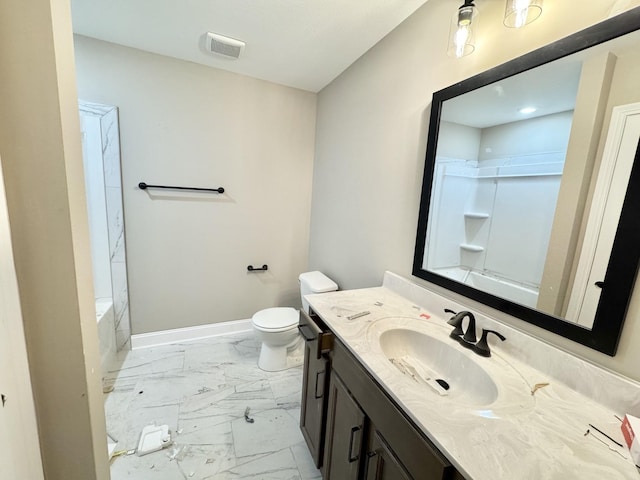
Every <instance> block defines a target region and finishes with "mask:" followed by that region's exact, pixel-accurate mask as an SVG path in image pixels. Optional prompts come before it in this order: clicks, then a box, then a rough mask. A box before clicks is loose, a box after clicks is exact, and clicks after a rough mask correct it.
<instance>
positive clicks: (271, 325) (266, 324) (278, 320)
mask: <svg viewBox="0 0 640 480" xmlns="http://www.w3.org/2000/svg"><path fill="white" fill-rule="evenodd" d="M298 318H299V317H298V311H297V310H296V309H295V308H291V307H276V308H267V309H265V310H260V311H259V312H258V313H256V314H255V315H254V316H253V318H252V321H253V324H254V325H255V326H256V327H259V328H263V329H269V330H276V329H281V328H287V327H291V326H293V325H296V324H297V323H298Z"/></svg>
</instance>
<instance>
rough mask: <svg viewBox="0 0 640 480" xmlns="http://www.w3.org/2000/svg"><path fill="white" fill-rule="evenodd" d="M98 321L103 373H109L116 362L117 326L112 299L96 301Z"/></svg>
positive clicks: (98, 299)
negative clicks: (110, 366) (110, 367)
mask: <svg viewBox="0 0 640 480" xmlns="http://www.w3.org/2000/svg"><path fill="white" fill-rule="evenodd" d="M96 319H97V321H98V345H99V347H100V366H101V367H102V373H103V375H104V373H105V372H107V371H108V369H109V365H111V364H112V363H113V361H114V360H115V356H116V352H117V348H116V325H115V315H114V313H113V301H112V300H111V299H110V298H97V299H96Z"/></svg>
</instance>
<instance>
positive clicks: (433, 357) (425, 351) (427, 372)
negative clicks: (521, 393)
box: [379, 328, 498, 406]
mask: <svg viewBox="0 0 640 480" xmlns="http://www.w3.org/2000/svg"><path fill="white" fill-rule="evenodd" d="M379 343H380V347H381V349H382V352H383V353H384V355H385V356H386V357H387V359H388V360H389V361H390V363H391V364H393V365H394V366H395V367H396V368H397V369H398V370H399V371H400V372H401V373H403V374H404V375H405V376H407V377H409V378H411V379H412V380H413V381H414V382H416V383H418V384H420V383H422V384H424V386H425V388H427V389H428V390H432V391H433V392H434V393H436V394H438V395H440V396H444V397H449V398H451V399H452V400H456V401H459V402H461V403H466V404H473V405H477V406H482V405H489V404H491V403H493V402H495V401H496V400H497V398H498V387H497V386H496V383H495V382H494V381H493V379H492V378H491V376H490V375H489V374H488V373H487V372H486V371H485V370H484V369H483V368H482V367H481V366H480V365H479V364H478V363H476V362H475V361H474V360H473V359H471V358H469V355H468V353H469V352H467V351H464V350H461V349H462V348H463V347H461V346H460V345H459V344H457V343H451V344H448V343H445V342H443V341H441V340H438V339H437V338H434V337H433V336H431V335H427V334H425V333H420V332H417V331H415V330H412V329H408V328H391V329H388V330H385V331H383V332H381V333H380V336H379Z"/></svg>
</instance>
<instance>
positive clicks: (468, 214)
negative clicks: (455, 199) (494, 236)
mask: <svg viewBox="0 0 640 480" xmlns="http://www.w3.org/2000/svg"><path fill="white" fill-rule="evenodd" d="M464 217H465V218H477V219H485V218H489V214H488V213H484V212H464Z"/></svg>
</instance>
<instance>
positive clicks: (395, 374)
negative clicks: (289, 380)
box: [306, 287, 640, 480]
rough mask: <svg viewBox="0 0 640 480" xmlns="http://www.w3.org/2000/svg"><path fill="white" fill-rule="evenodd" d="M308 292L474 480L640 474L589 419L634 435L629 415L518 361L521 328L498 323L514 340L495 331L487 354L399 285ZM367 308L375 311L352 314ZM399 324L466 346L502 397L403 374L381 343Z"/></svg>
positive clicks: (613, 432)
mask: <svg viewBox="0 0 640 480" xmlns="http://www.w3.org/2000/svg"><path fill="white" fill-rule="evenodd" d="M306 298H307V299H308V300H309V303H310V305H311V307H312V308H313V310H314V311H315V312H316V313H317V314H318V315H319V316H320V317H321V318H322V319H323V320H324V321H325V323H326V324H327V325H328V326H329V327H330V328H331V330H332V331H333V332H334V333H335V335H336V336H337V337H338V338H339V339H340V340H341V341H342V342H343V343H344V344H345V345H346V346H347V348H348V349H349V350H350V351H351V352H352V353H353V354H354V355H355V356H356V357H357V358H358V359H359V360H360V361H361V362H362V364H363V365H364V367H365V368H366V369H367V370H368V371H369V372H370V373H371V374H372V375H373V377H374V378H375V379H376V380H377V381H378V382H379V383H380V385H382V387H383V388H384V389H385V390H386V391H387V393H388V394H389V395H391V396H392V397H393V398H394V399H395V400H396V401H397V402H398V404H399V405H400V406H401V407H402V408H403V409H404V410H405V412H406V413H407V414H408V415H409V416H410V417H411V418H412V419H413V420H414V421H415V423H416V424H417V425H418V426H419V427H421V428H422V430H423V432H424V433H425V435H426V436H427V437H428V438H429V439H430V440H431V441H432V442H433V443H434V444H435V445H436V446H437V447H438V448H439V449H440V450H441V451H442V453H443V454H444V455H445V456H446V457H447V458H448V460H449V461H450V462H451V463H452V464H453V465H454V466H455V467H456V468H457V469H458V470H459V471H460V473H462V474H463V475H464V476H465V477H466V478H468V479H473V480H495V479H510V480H511V479H514V480H515V479H517V480H525V479H531V480H534V479H535V480H542V479H563V480H566V479H573V478H575V479H581V480H587V479H593V480H604V479H607V480H613V479H636V480H637V479H640V474H639V473H638V470H637V468H636V467H635V466H634V464H633V462H632V461H631V459H630V457H629V452H628V451H627V449H626V447H624V448H620V447H618V446H616V445H615V443H614V442H611V441H610V440H609V439H607V438H606V437H605V436H603V435H601V434H599V433H598V432H597V431H595V430H594V429H593V428H591V427H590V426H589V424H591V425H594V426H595V427H597V428H598V429H600V430H602V431H603V432H605V433H607V434H608V435H609V436H611V437H612V438H613V439H615V440H617V441H618V442H620V443H624V441H623V437H622V434H621V432H620V422H619V421H618V420H617V419H616V417H615V415H618V416H619V415H620V412H615V411H613V410H612V409H611V408H608V407H605V406H603V405H601V404H600V403H597V402H596V401H594V400H593V399H590V398H588V397H586V396H585V395H583V394H581V393H578V392H577V391H575V390H573V389H571V388H569V387H568V386H566V385H565V384H563V383H562V382H560V381H559V380H556V379H555V378H553V376H552V375H550V374H548V373H543V372H541V371H540V370H537V369H535V368H532V367H531V366H529V365H527V364H525V363H523V362H522V361H520V360H518V358H516V356H515V355H513V352H512V351H510V350H509V348H505V347H503V345H504V346H506V345H508V343H509V336H510V335H511V334H512V333H513V332H510V331H509V328H508V327H496V328H497V329H498V330H500V331H501V332H502V333H504V334H505V336H507V341H506V342H505V343H504V344H501V345H497V344H496V343H500V342H499V341H497V339H496V338H495V337H494V338H492V339H490V342H489V343H490V345H491V348H492V354H493V355H492V356H491V357H490V358H484V357H480V356H478V355H476V354H475V353H474V352H472V351H471V350H468V349H465V348H463V347H462V346H461V345H459V344H458V343H457V342H456V341H455V340H453V339H451V338H449V336H448V335H449V332H450V331H451V329H452V327H451V326H450V325H447V323H446V320H447V319H448V317H447V316H446V314H444V313H441V312H442V310H438V311H428V310H425V309H424V308H422V307H419V306H417V305H415V304H414V303H412V302H411V301H410V300H408V299H406V298H405V297H402V296H400V295H398V294H396V293H394V292H393V291H392V290H390V289H389V288H385V287H376V288H368V289H361V290H347V291H339V292H333V293H325V294H318V295H308V296H307V297H306ZM363 311H369V312H370V314H368V315H365V316H361V317H359V318H357V319H354V320H348V319H347V317H348V316H350V315H353V314H355V313H359V312H363ZM491 326H493V325H491ZM394 327H405V328H410V329H413V330H417V331H420V332H424V333H426V334H428V335H431V336H433V337H435V338H437V339H439V340H441V341H443V342H446V343H449V344H451V345H453V347H454V348H457V349H459V350H460V351H461V352H462V355H466V356H468V357H469V358H470V359H472V360H473V361H474V362H477V363H478V364H479V365H480V366H481V367H482V368H483V369H484V370H485V371H486V372H487V373H488V374H489V375H490V376H491V377H492V378H493V379H494V381H495V383H496V384H497V386H498V397H497V400H496V401H495V402H493V403H489V404H477V403H478V402H476V404H474V402H473V401H471V402H469V401H467V400H465V399H464V398H463V399H458V400H456V399H455V398H453V397H448V396H444V397H443V396H440V395H438V394H437V393H436V392H434V391H432V390H431V389H429V388H428V387H426V386H425V385H423V384H420V383H418V382H416V381H415V380H413V379H411V378H410V377H409V376H407V375H403V374H402V373H400V371H399V370H398V369H397V368H396V367H395V366H394V365H393V364H392V363H391V362H389V360H388V359H387V358H386V356H385V355H384V354H383V352H382V350H381V348H380V345H379V342H378V339H379V336H380V334H381V333H382V332H383V331H385V330H387V329H388V328H394ZM478 331H480V328H478ZM516 336H517V335H514V337H516ZM547 348H548V346H547ZM563 355H568V354H565V353H564V352H563ZM566 365H567V366H568V367H571V366H572V365H573V364H572V363H571V362H568V363H567V364H566ZM607 374H608V372H607ZM593 380H594V381H595V380H599V379H598V378H597V377H594V378H593ZM538 383H549V385H548V386H546V387H544V388H540V389H539V390H537V391H536V392H535V394H534V395H532V394H531V389H532V388H533V386H534V385H536V384H538ZM601 385H602V384H601ZM602 386H603V388H606V386H605V385H602ZM632 386H633V385H632ZM625 388H626V387H625ZM632 391H633V390H632ZM479 403H482V402H479ZM587 429H589V434H586V432H587Z"/></svg>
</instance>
